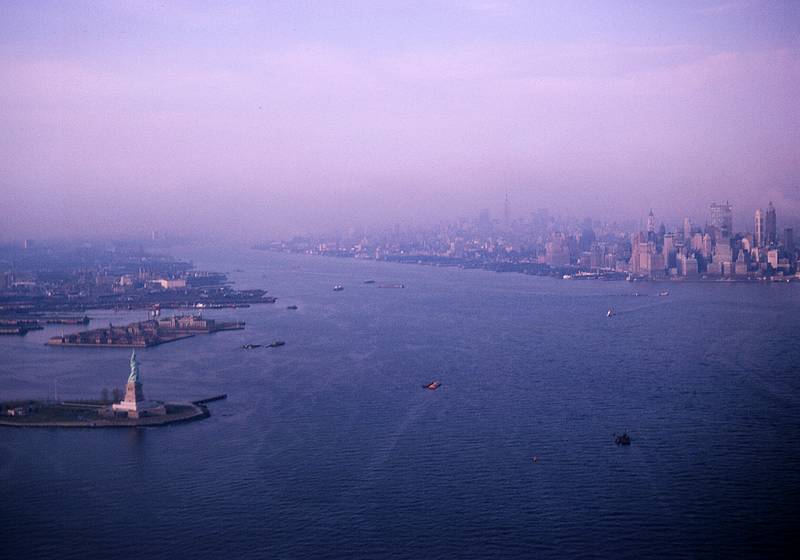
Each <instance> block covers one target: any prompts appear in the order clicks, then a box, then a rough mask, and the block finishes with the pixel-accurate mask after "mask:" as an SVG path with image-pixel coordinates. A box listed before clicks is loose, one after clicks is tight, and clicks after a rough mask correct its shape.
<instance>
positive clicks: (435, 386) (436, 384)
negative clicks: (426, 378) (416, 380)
mask: <svg viewBox="0 0 800 560" xmlns="http://www.w3.org/2000/svg"><path fill="white" fill-rule="evenodd" d="M441 386H442V384H441V383H440V382H439V381H431V382H430V383H428V384H427V385H423V386H422V388H423V389H430V390H431V391H435V390H436V389H438V388H439V387H441Z"/></svg>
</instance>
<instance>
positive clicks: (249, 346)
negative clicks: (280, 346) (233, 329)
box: [242, 344, 261, 350]
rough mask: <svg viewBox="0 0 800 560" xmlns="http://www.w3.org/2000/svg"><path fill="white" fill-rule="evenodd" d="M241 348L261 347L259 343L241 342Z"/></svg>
mask: <svg viewBox="0 0 800 560" xmlns="http://www.w3.org/2000/svg"><path fill="white" fill-rule="evenodd" d="M242 348H244V349H245V350H252V349H253V348H261V345H260V344H242Z"/></svg>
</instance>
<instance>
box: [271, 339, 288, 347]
mask: <svg viewBox="0 0 800 560" xmlns="http://www.w3.org/2000/svg"><path fill="white" fill-rule="evenodd" d="M284 344H286V343H285V342H284V341H282V340H276V341H275V342H271V343H269V344H267V348H277V347H278V346H283V345H284Z"/></svg>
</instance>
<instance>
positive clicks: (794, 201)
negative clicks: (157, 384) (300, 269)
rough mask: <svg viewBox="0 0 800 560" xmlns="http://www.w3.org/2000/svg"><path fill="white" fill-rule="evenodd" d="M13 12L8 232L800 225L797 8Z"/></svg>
mask: <svg viewBox="0 0 800 560" xmlns="http://www.w3.org/2000/svg"><path fill="white" fill-rule="evenodd" d="M261 4H262V3H259V2H252V3H247V2H238V3H233V4H231V5H229V6H222V7H220V6H212V5H210V4H205V3H189V2H186V3H168V4H166V5H161V4H156V3H139V4H136V5H127V4H122V3H119V4H109V5H97V4H93V3H83V2H74V3H70V4H64V3H56V2H53V3H48V2H43V3H36V4H35V5H34V4H32V3H28V2H6V3H4V4H3V5H2V6H0V37H2V38H0V77H1V78H2V81H3V84H4V87H3V88H2V89H0V119H2V133H1V134H0V150H1V151H2V158H1V159H0V197H1V199H2V207H3V220H2V225H0V237H3V238H19V237H34V238H35V237H45V236H89V235H103V236H115V235H120V234H126V233H133V234H138V233H142V234H143V233H148V232H150V231H151V230H159V231H163V232H168V233H173V234H182V235H192V234H196V233H197V232H199V231H202V232H205V233H213V234H218V235H221V236H223V237H229V238H248V239H253V238H258V237H270V236H283V235H288V234H295V233H303V232H307V231H311V230H319V229H324V228H334V227H348V226H352V225H364V226H377V225H387V224H392V223H394V222H412V223H430V222H434V221H437V220H440V219H450V218H453V217H455V216H458V215H465V214H475V213H477V211H478V210H479V209H480V208H489V209H490V210H491V211H492V212H493V213H494V214H499V213H500V212H502V210H503V202H504V196H505V193H506V192H509V193H510V196H511V200H512V211H513V212H514V213H515V214H517V215H523V214H527V213H529V212H531V211H533V210H535V209H536V208H539V207H547V208H551V209H553V210H554V211H555V212H562V213H568V214H572V215H578V216H585V215H589V216H593V217H596V218H601V219H610V220H614V219H619V220H622V219H638V218H640V217H643V216H644V215H646V212H647V210H648V209H649V208H651V207H654V208H657V209H658V213H659V215H660V216H675V217H678V216H682V215H687V216H690V217H692V218H693V219H697V220H702V219H704V218H705V217H706V216H707V212H708V205H709V203H710V202H713V201H716V200H719V201H722V200H729V201H730V202H731V204H732V205H733V206H734V208H735V212H736V219H737V220H738V219H748V220H751V219H752V212H753V211H754V210H755V208H762V207H764V206H765V205H766V203H767V201H768V200H772V201H773V202H774V203H775V205H776V206H777V207H778V208H779V209H780V218H779V219H781V220H791V219H795V218H796V217H797V216H798V215H800V190H798V185H800V183H798V177H799V176H800V157H798V156H800V149H798V148H799V147H800V132H798V131H800V112H799V111H797V99H800V40H799V39H798V33H797V32H798V23H797V22H798V21H800V5H798V4H796V3H790V2H787V3H781V2H759V1H746V0H745V1H717V2H676V3H668V4H658V3H642V4H637V5H619V4H613V3H607V4H604V3H593V2H586V3H583V2H580V3H569V4H566V3H560V2H553V3H537V4H535V5H528V4H527V3H521V2H520V3H516V2H502V1H475V2H469V1H465V2H442V3H430V4H426V5H422V6H410V5H404V4H401V3H398V4H394V5H388V4H386V5H380V6H378V5H374V4H373V3H369V2H365V3H348V4H347V5H345V6H342V5H338V4H334V3H321V4H316V3H277V4H274V5H270V6H264V5H261Z"/></svg>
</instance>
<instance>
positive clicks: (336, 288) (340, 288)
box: [333, 284, 344, 292]
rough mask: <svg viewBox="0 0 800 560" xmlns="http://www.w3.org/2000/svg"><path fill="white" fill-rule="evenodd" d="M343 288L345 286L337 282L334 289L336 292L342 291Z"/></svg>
mask: <svg viewBox="0 0 800 560" xmlns="http://www.w3.org/2000/svg"><path fill="white" fill-rule="evenodd" d="M342 290H344V286H342V285H341V284H336V285H335V286H334V287H333V291H334V292H341V291H342Z"/></svg>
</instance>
